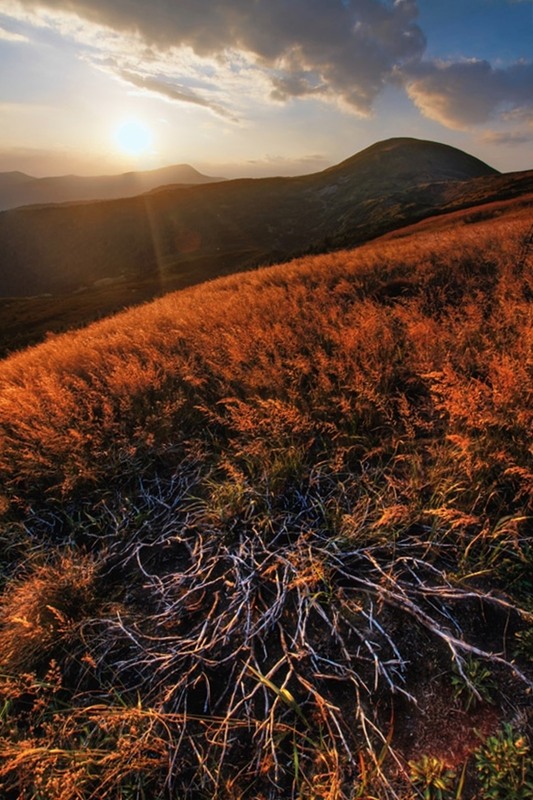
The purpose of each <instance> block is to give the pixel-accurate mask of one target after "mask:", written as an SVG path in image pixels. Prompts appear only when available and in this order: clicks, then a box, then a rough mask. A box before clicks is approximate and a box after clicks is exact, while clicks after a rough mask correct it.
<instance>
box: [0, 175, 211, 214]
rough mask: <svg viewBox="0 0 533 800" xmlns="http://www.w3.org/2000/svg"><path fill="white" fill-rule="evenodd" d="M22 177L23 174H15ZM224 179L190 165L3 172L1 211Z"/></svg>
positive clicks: (110, 198) (93, 199) (1, 176)
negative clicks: (76, 172)
mask: <svg viewBox="0 0 533 800" xmlns="http://www.w3.org/2000/svg"><path fill="white" fill-rule="evenodd" d="M16 176H20V177H16ZM223 180H225V178H218V177H212V176H209V175H203V174H202V173H201V172H199V171H198V170H197V169H195V168H194V167H192V166H191V165H190V164H173V165H171V166H167V167H160V168H158V169H152V170H128V171H127V172H122V173H117V174H111V175H88V176H85V175H52V176H47V177H44V178H36V177H34V176H32V175H26V173H24V172H17V171H14V172H2V173H0V211H7V210H9V209H11V208H20V207H22V206H28V205H40V204H43V203H44V204H49V203H62V202H65V203H68V202H92V201H99V200H112V199H120V198H122V197H133V196H135V195H137V194H142V193H143V192H147V191H150V190H151V189H156V188H158V187H160V186H163V185H165V184H166V185H174V184H179V185H194V184H203V183H210V182H216V181H223Z"/></svg>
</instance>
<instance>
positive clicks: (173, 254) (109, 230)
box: [0, 139, 533, 296]
mask: <svg viewBox="0 0 533 800" xmlns="http://www.w3.org/2000/svg"><path fill="white" fill-rule="evenodd" d="M528 180H529V184H528V185H529V187H530V188H529V190H530V191H531V190H533V186H532V181H531V176H527V174H526V175H525V176H522V178H517V180H516V184H517V185H513V181H509V179H508V178H507V177H505V176H499V175H497V174H496V173H495V171H494V170H492V169H491V168H490V167H487V165H486V164H483V163H482V162H480V161H478V160H477V159H474V158H473V157H471V156H467V155H466V154H464V153H461V152H460V151H457V150H455V149H454V148H450V147H448V146H445V145H436V144H435V143H431V142H429V143H428V142H419V141H416V140H403V139H400V140H391V141H388V142H384V143H381V144H378V145H375V146H374V147H372V148H369V149H368V150H365V151H363V153H360V154H359V155H358V156H355V157H354V158H353V159H350V160H349V161H348V162H344V163H343V164H341V165H339V166H338V167H336V168H332V169H331V170H326V171H325V172H322V173H317V174H315V175H308V176H303V177H298V178H271V179H270V178H269V179H260V180H237V181H227V182H222V183H215V184H208V185H205V186H197V187H190V188H187V189H179V188H178V189H169V190H161V191H158V192H155V193H151V194H148V195H143V196H141V197H136V198H131V199H125V200H117V201H110V202H106V203H88V204H82V205H76V204H74V205H70V206H49V207H36V208H23V209H17V210H13V211H9V212H4V213H3V214H0V253H1V257H0V291H1V292H2V294H3V296H13V295H15V296H16V295H35V294H41V293H43V292H52V293H54V294H56V293H61V292H69V291H76V290H79V289H80V288H83V287H88V286H92V285H93V284H94V282H95V281H98V280H102V279H104V278H105V279H114V280H122V281H127V280H128V279H135V280H150V281H152V282H153V284H154V285H157V286H158V287H159V291H160V292H162V291H164V290H165V289H167V290H168V289H171V288H173V286H176V285H178V286H181V285H183V281H184V280H185V281H187V282H189V283H191V282H200V281H202V280H205V279H206V278H211V277H215V276H217V275H220V274H224V273H227V272H233V271H236V270H239V269H244V268H249V267H252V266H257V265H258V264H262V263H263V264H264V263H275V262H276V261H280V260H284V259H287V258H289V257H291V256H294V255H299V254H302V253H308V252H324V251H326V250H330V249H333V248H338V247H345V246H352V245H354V244H356V243H359V242H361V241H364V240H368V239H369V238H372V237H374V236H377V235H378V234H380V233H384V232H385V231H387V230H391V229H393V228H397V227H400V226H401V225H403V224H407V223H410V222H413V221H415V220H418V219H421V218H423V217H427V216H428V215H430V214H432V213H437V212H440V211H442V210H443V209H446V208H448V209H451V208H458V207H464V206H467V205H469V204H472V201H471V200H470V201H469V195H470V194H473V196H474V197H475V198H476V199H474V200H473V202H483V201H484V200H488V199H494V198H495V197H498V196H500V195H502V196H506V195H505V193H506V192H507V193H508V195H509V196H514V195H515V194H517V193H524V192H525V191H526V190H527V188H526V185H525V183H527V181H528ZM479 195H481V198H482V199H481V200H479ZM310 232H311V233H310ZM180 282H181V283H180Z"/></svg>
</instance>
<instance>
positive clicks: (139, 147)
mask: <svg viewBox="0 0 533 800" xmlns="http://www.w3.org/2000/svg"><path fill="white" fill-rule="evenodd" d="M114 139H115V142H116V144H117V146H118V148H119V149H120V150H121V151H122V152H123V153H125V154H126V155H129V156H140V155H142V154H143V153H146V152H147V150H148V149H149V148H150V145H151V144H152V133H151V131H150V129H149V128H148V127H147V126H146V125H145V124H144V123H142V122H139V121H138V120H128V121H127V122H123V123H122V124H121V125H119V127H118V128H117V129H116V130H115V134H114Z"/></svg>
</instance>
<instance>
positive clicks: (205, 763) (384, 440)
mask: <svg viewBox="0 0 533 800" xmlns="http://www.w3.org/2000/svg"><path fill="white" fill-rule="evenodd" d="M530 228H531V223H530V219H529V218H528V215H527V209H526V210H521V211H517V212H512V211H509V212H508V213H506V214H502V216H501V217H500V218H498V219H493V220H490V221H488V222H487V221H485V222H483V221H481V222H479V223H477V224H470V225H463V224H461V221H460V220H459V221H458V223H457V225H456V226H455V227H453V228H450V229H448V230H444V231H440V232H439V231H437V232H434V233H433V234H432V233H431V232H429V233H428V232H424V231H422V232H420V233H415V234H412V235H411V236H409V237H406V238H404V239H401V240H395V241H383V242H380V241H376V242H374V243H371V244H368V245H365V246H363V247H360V248H358V249H356V250H352V251H344V252H338V253H334V254H331V255H324V256H316V257H313V258H310V257H308V258H302V259H297V260H296V261H293V262H291V263H289V264H284V265H280V266H277V267H272V268H265V269H263V270H258V271H256V272H250V273H246V274H241V275H238V276H234V277H230V278H226V279H221V280H217V281H214V282H213V283H208V284H205V285H203V286H199V287H195V288H193V289H190V290H186V291H182V292H180V293H176V294H173V295H168V296H166V297H164V298H162V299H160V300H157V301H155V302H153V303H150V304H148V305H146V306H142V307H139V308H135V309H132V310H130V311H128V312H125V313H122V314H120V315H117V316H116V317H113V318H109V319H106V320H104V321H102V322H99V323H96V324H94V325H92V326H90V327H88V328H87V329H85V330H83V331H79V332H73V333H70V334H67V335H63V336H57V337H53V338H51V339H50V340H49V341H48V342H46V343H45V344H42V345H40V346H38V347H36V348H30V349H28V350H27V351H25V352H23V353H21V354H18V355H14V356H12V357H10V358H8V359H5V360H4V361H3V362H0V481H1V483H0V486H1V488H0V522H1V530H2V533H1V535H0V551H1V552H2V558H3V562H2V563H3V584H4V598H3V601H2V602H3V614H4V619H3V622H2V625H1V627H0V645H1V647H2V652H1V653H0V665H1V669H2V671H3V673H4V676H5V677H4V679H3V680H4V685H3V696H4V702H5V707H4V715H3V719H4V726H3V728H2V733H1V737H2V738H1V739H0V741H1V746H0V756H3V760H2V762H0V764H2V765H1V766H0V785H3V787H4V788H3V791H4V793H5V794H4V796H5V797H6V798H9V800H10V799H11V798H14V799H15V798H16V799H17V800H19V798H20V799H21V800H22V799H23V800H45V798H46V800H78V799H79V800H88V798H93V797H94V798H97V797H98V798H105V797H109V798H114V799H116V800H118V799H119V798H122V799H123V800H126V798H128V799H129V798H146V800H148V798H150V799H151V800H152V798H163V797H169V798H170V797H173V798H177V797H179V798H182V797H183V798H185V797H191V798H207V797H210V798H212V797H219V798H240V797H242V798H244V797H250V798H316V800H318V798H329V799H330V800H336V799H337V798H339V800H340V799H341V798H343V799H346V798H352V797H374V796H378V797H379V798H388V797H391V798H392V797H396V798H412V797H416V796H418V795H417V794H416V789H415V788H414V787H413V786H411V785H410V783H409V777H408V772H409V768H408V761H409V760H411V761H413V755H415V756H416V754H413V752H412V748H413V746H415V745H413V744H412V743H413V742H414V743H416V741H417V740H420V741H422V740H424V741H425V742H426V741H427V739H428V730H427V726H428V721H427V720H425V721H424V719H423V718H422V717H421V716H420V715H419V716H417V712H416V710H414V709H416V705H413V706H411V705H410V704H414V703H415V700H416V699H419V700H420V699H422V698H423V696H424V694H425V693H426V694H427V693H428V692H430V691H434V690H435V686H438V687H439V691H440V692H441V694H442V695H443V696H445V695H446V692H449V694H450V698H451V697H452V689H451V687H452V683H451V677H450V676H451V675H452V674H454V675H455V676H456V680H457V674H458V675H459V676H460V679H462V680H464V681H465V686H466V688H467V690H468V692H467V694H468V697H469V698H470V699H472V697H473V698H474V700H476V699H477V701H478V702H480V703H482V704H483V703H484V702H485V700H484V699H483V696H482V693H481V692H478V690H477V689H476V686H475V684H473V683H472V680H471V679H470V678H469V674H468V673H467V672H466V666H465V665H466V664H467V663H470V662H468V660H467V659H469V658H471V657H473V658H477V659H481V661H483V663H487V664H489V665H490V668H491V670H492V672H493V673H494V675H493V679H494V681H495V685H496V684H497V686H498V687H499V688H498V690H497V691H498V694H497V699H496V700H495V702H497V704H498V708H499V709H500V710H499V712H498V713H499V716H500V717H501V718H502V719H511V718H517V717H516V714H517V705H516V704H518V705H520V704H521V703H522V700H523V698H524V697H525V694H524V693H525V691H526V689H527V686H528V683H529V684H530V679H529V678H528V676H527V668H526V666H525V662H524V647H523V645H522V649H520V646H519V644H520V642H522V643H523V642H525V641H526V640H527V635H526V631H527V630H528V628H527V625H528V620H529V621H530V619H531V614H530V611H531V609H530V608H529V610H528V607H527V604H528V602H530V601H528V594H529V591H530V578H528V575H529V574H530V572H529V571H530V567H531V546H530V539H529V537H528V530H529V529H530V523H531V517H530V514H531V502H532V500H533V493H532V488H531V487H532V486H533V481H532V478H533V468H532V464H531V442H532V437H531V434H532V423H533V394H532V381H531V370H532V365H533V359H532V353H533V325H532V322H533V320H532V314H531V298H532V297H533V279H532V275H533V271H532V270H531V253H530V252H528V251H527V249H525V244H524V243H525V242H526V240H527V239H528V237H530ZM2 520H3V522H2ZM245 565H247V566H245ZM178 643H179V644H178ZM513 659H515V660H513ZM516 659H517V660H516ZM51 663H52V664H53V665H56V668H57V670H59V673H60V675H61V681H60V683H61V686H60V687H58V688H57V691H54V692H53V693H52V694H50V692H49V691H48V690H46V691H48V694H47V693H46V691H45V690H43V689H42V686H41V684H40V683H39V681H41V682H42V681H43V680H44V681H45V683H46V680H45V675H46V672H47V670H49V669H50V664H51ZM452 667H453V669H454V670H455V672H453V670H452ZM457 670H458V672H457ZM21 675H23V676H24V675H26V678H24V677H23V678H21V677H20V676H21ZM258 676H259V677H258ZM461 676H462V677H461ZM21 680H26V682H27V685H26V689H25V690H24V691H25V692H26V694H24V691H23V690H22V689H21V688H20V685H19V684H20V681H21ZM17 681H18V682H19V683H18V684H17ZM17 685H18V686H19V688H18V689H17V688H16V687H17ZM43 692H44V699H43ZM117 698H119V700H118V699H117ZM520 698H522V699H520ZM458 703H459V700H457V699H451V700H450V707H451V708H452V709H453V708H456V713H459V711H458V710H457V709H458V708H459V706H458V705H457V704H458ZM121 704H122V705H121ZM406 704H407V706H409V707H411V708H412V710H411V711H410V712H409V714H410V716H411V718H412V719H414V720H415V721H414V722H411V723H410V724H411V725H413V726H414V728H413V733H412V738H411V744H408V743H407V739H406V736H405V732H403V733H402V727H403V725H404V724H403V722H402V719H403V717H402V714H404V715H405V713H406V712H405V709H406V707H407V706H406ZM454 704H455V705H454ZM121 708H122V711H121V710H120V709H121ZM98 709H100V710H101V713H100V711H99V710H98ZM461 713H464V714H466V711H465V712H463V711H461ZM476 713H477V712H476ZM452 716H453V714H452ZM106 720H107V721H106ZM109 720H111V721H109ZM450 720H451V717H450V719H448V718H446V719H443V720H440V721H435V724H439V725H440V724H442V725H445V726H448V725H451V722H450ZM465 720H466V721H465ZM463 724H464V725H468V724H469V723H468V718H467V717H466V716H465V718H464V721H463ZM471 724H472V725H473V724H474V723H471ZM417 726H419V727H418V728H417ZM422 730H423V731H424V732H423V734H422V733H421V732H420V731H422ZM133 731H135V732H136V733H134V732H133ZM243 731H244V734H243ZM453 735H454V733H453V731H452V733H451V734H450V740H452V739H453ZM250 742H252V744H253V746H252V747H251V746H250ZM141 745H142V747H141ZM436 747H437V746H436V745H435V748H436ZM418 755H419V756H423V755H428V756H431V757H433V756H435V757H439V758H440V757H442V758H443V759H444V761H443V762H442V763H444V762H445V760H446V757H445V756H444V755H443V754H442V753H438V752H429V753H428V752H421V753H419V754H418ZM415 760H416V758H415ZM428 763H429V762H428ZM431 763H433V762H431ZM454 766H455V764H454ZM443 768H444V767H443ZM439 769H440V767H439ZM468 769H469V770H470V771H469V772H468V773H466V774H467V780H466V783H465V776H464V774H463V776H462V778H461V782H462V783H461V793H462V794H461V796H462V797H463V798H474V797H478V796H479V795H477V794H476V792H477V791H478V788H476V787H477V784H476V779H475V775H474V774H473V772H472V770H473V767H468ZM457 774H460V770H458V771H457ZM32 775H35V777H32ZM2 781H3V784H2ZM463 784H464V786H466V788H463ZM454 791H455V789H454ZM457 791H458V790H457ZM457 796H459V795H457ZM524 798H525V795H524Z"/></svg>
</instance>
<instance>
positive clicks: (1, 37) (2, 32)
mask: <svg viewBox="0 0 533 800" xmlns="http://www.w3.org/2000/svg"><path fill="white" fill-rule="evenodd" d="M0 41H2V42H23V43H24V44H26V43H27V42H29V41H30V40H29V39H28V37H27V36H23V35H22V34H21V33H13V31H7V30H6V29H5V28H2V27H1V26H0Z"/></svg>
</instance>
